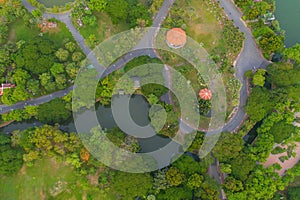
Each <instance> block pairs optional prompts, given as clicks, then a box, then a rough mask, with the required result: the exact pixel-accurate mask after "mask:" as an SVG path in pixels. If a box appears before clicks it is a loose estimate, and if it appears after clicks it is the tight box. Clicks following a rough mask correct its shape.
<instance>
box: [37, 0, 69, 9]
mask: <svg viewBox="0 0 300 200" xmlns="http://www.w3.org/2000/svg"><path fill="white" fill-rule="evenodd" d="M37 1H38V2H40V3H42V4H44V5H45V6H46V7H47V8H52V7H53V6H63V5H65V4H66V3H69V2H73V1H74V0H37Z"/></svg>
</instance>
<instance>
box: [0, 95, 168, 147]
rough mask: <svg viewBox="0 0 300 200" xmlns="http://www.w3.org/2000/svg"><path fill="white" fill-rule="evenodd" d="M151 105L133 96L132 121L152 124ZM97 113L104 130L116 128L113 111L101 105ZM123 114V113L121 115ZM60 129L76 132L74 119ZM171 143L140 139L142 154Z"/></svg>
mask: <svg viewBox="0 0 300 200" xmlns="http://www.w3.org/2000/svg"><path fill="white" fill-rule="evenodd" d="M149 108H150V106H149V104H148V102H147V101H146V99H145V98H144V97H143V96H141V95H133V96H132V97H131V99H130V102H129V111H130V115H131V118H132V120H133V121H134V122H135V123H136V124H138V125H140V126H146V125H148V124H149V123H150V121H149V118H148V112H149ZM96 113H97V117H98V121H99V123H100V125H101V127H102V128H106V129H110V128H113V127H116V126H117V125H116V123H115V121H114V119H113V115H112V110H111V108H109V107H104V106H102V105H100V104H97V105H96ZM121 114H122V113H121ZM42 125H43V124H42V123H41V122H40V121H38V120H28V121H24V122H14V123H12V124H10V125H8V126H5V127H3V128H1V129H0V132H4V133H11V132H13V131H14V130H25V129H28V128H31V127H34V126H42ZM60 129H61V130H63V131H66V132H76V127H75V125H74V121H73V119H69V120H68V121H67V122H65V123H63V124H62V125H61V126H60ZM170 141H171V139H169V138H163V137H160V136H158V135H155V136H152V137H149V138H140V139H139V143H140V145H141V152H152V151H155V150H157V149H159V148H162V147H164V146H165V145H166V144H168V143H169V142H170Z"/></svg>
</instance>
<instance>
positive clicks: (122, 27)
mask: <svg viewBox="0 0 300 200" xmlns="http://www.w3.org/2000/svg"><path fill="white" fill-rule="evenodd" d="M95 16H96V18H97V23H96V25H95V26H83V27H81V28H80V33H81V35H82V36H83V37H84V38H85V39H88V38H89V36H90V35H92V34H94V35H95V36H96V39H97V41H98V42H102V41H103V40H105V39H107V38H109V37H111V36H113V35H115V34H117V33H120V32H122V31H126V30H128V29H129V27H128V25H127V24H126V23H120V24H113V23H112V22H111V19H110V17H109V16H108V15H107V14H106V13H100V12H98V13H95Z"/></svg>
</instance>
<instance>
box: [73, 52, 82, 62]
mask: <svg viewBox="0 0 300 200" xmlns="http://www.w3.org/2000/svg"><path fill="white" fill-rule="evenodd" d="M82 58H83V55H82V53H81V52H74V53H73V54H72V61H73V62H78V61H80V60H81V59H82Z"/></svg>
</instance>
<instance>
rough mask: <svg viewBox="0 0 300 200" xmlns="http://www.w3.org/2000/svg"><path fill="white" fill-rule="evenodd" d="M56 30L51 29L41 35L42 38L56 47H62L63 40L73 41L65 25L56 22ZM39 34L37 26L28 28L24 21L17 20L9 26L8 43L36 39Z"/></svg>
mask: <svg viewBox="0 0 300 200" xmlns="http://www.w3.org/2000/svg"><path fill="white" fill-rule="evenodd" d="M57 24H58V26H57V28H56V29H51V30H49V31H47V32H46V33H44V34H43V37H45V38H48V39H50V40H51V41H54V42H55V44H57V45H58V46H62V45H63V43H64V40H65V39H68V40H70V41H74V39H73V36H72V34H71V33H70V31H69V30H68V29H67V27H66V26H65V24H63V23H62V22H57ZM40 33H41V31H40V29H39V28H38V27H37V25H32V26H31V27H28V26H26V25H25V22H24V20H22V19H18V20H16V21H14V22H13V23H11V24H10V26H9V41H12V42H17V41H19V40H24V41H29V40H32V39H34V38H35V37H37V36H38V35H39V34H40Z"/></svg>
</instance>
